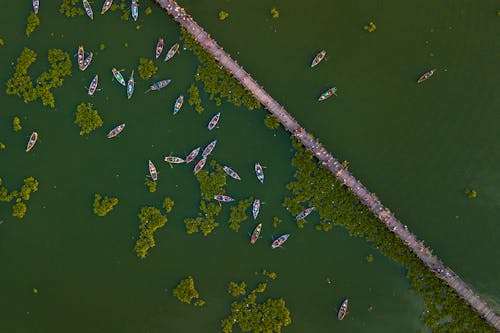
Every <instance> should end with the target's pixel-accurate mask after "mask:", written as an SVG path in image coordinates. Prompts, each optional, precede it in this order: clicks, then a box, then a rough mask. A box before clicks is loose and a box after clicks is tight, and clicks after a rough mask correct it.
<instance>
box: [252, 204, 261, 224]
mask: <svg viewBox="0 0 500 333" xmlns="http://www.w3.org/2000/svg"><path fill="white" fill-rule="evenodd" d="M259 211H260V200H259V199H255V200H254V201H253V204H252V215H253V219H254V220H255V219H257V216H259Z"/></svg>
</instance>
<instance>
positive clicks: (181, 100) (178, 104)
mask: <svg viewBox="0 0 500 333" xmlns="http://www.w3.org/2000/svg"><path fill="white" fill-rule="evenodd" d="M182 103H184V96H182V95H180V96H179V97H177V99H176V100H175V104H174V115H175V114H177V112H179V110H180V109H181V107H182Z"/></svg>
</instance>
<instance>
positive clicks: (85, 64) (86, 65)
mask: <svg viewBox="0 0 500 333" xmlns="http://www.w3.org/2000/svg"><path fill="white" fill-rule="evenodd" d="M92 56H93V54H92V52H89V55H88V56H87V58H85V59H83V62H82V66H81V67H80V69H81V70H82V71H84V70H86V69H87V67H89V65H90V62H91V61H92Z"/></svg>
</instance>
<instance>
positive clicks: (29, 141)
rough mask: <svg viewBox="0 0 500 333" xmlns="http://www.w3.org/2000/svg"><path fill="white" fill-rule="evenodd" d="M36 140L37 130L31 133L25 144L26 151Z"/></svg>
mask: <svg viewBox="0 0 500 333" xmlns="http://www.w3.org/2000/svg"><path fill="white" fill-rule="evenodd" d="M36 140H38V133H37V132H33V133H31V135H30V139H29V140H28V144H27V145H26V152H29V151H30V150H31V148H33V146H34V145H35V143H36Z"/></svg>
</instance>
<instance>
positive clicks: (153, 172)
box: [148, 160, 158, 181]
mask: <svg viewBox="0 0 500 333" xmlns="http://www.w3.org/2000/svg"><path fill="white" fill-rule="evenodd" d="M148 166H149V174H150V175H151V178H152V179H153V180H154V181H156V180H157V179H158V172H156V168H155V165H154V164H153V162H151V160H149V163H148Z"/></svg>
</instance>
